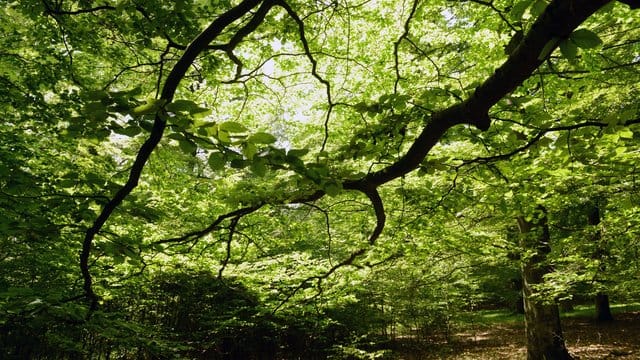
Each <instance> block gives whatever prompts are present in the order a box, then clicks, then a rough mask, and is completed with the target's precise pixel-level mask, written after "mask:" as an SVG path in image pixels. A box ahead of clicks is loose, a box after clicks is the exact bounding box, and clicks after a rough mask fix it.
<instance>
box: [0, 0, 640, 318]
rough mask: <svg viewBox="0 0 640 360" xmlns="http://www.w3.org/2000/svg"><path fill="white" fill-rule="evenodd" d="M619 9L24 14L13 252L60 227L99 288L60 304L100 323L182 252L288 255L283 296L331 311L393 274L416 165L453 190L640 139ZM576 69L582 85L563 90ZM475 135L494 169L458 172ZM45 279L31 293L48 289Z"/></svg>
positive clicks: (13, 8) (191, 8)
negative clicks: (390, 228)
mask: <svg viewBox="0 0 640 360" xmlns="http://www.w3.org/2000/svg"><path fill="white" fill-rule="evenodd" d="M622 3H627V4H628V5H630V6H631V8H635V7H636V6H635V3H633V2H631V1H625V2H619V3H612V2H609V1H604V0H598V1H593V0H591V1H586V0H583V1H568V0H567V1H565V0H556V1H551V2H550V3H549V4H548V6H545V5H546V3H545V2H543V1H529V0H524V1H510V0H505V1H494V2H484V1H470V2H454V3H450V2H445V1H438V2H430V3H428V4H426V3H421V2H419V1H414V2H412V3H410V4H409V3H407V4H403V3H402V4H401V3H397V2H380V3H378V2H376V3H363V4H348V3H342V2H339V1H337V2H331V3H324V2H314V3H304V2H294V1H283V0H265V1H259V0H244V1H241V2H234V3H230V2H228V1H220V2H214V3H210V2H203V1H195V0H194V1H176V2H174V3H171V4H167V3H166V2H162V1H148V2H145V3H141V2H136V1H129V0H124V1H118V2H117V3H115V4H103V3H101V2H94V1H77V2H76V1H42V2H21V3H12V4H10V5H9V6H7V7H5V8H4V9H2V10H1V11H2V13H3V19H13V21H12V22H10V23H8V22H7V23H3V24H2V29H3V32H5V33H6V34H7V35H8V36H5V37H3V39H2V40H1V46H2V47H1V48H2V52H1V53H0V62H1V64H2V65H3V69H6V70H4V72H3V73H2V75H1V80H2V82H3V84H5V85H6V86H5V87H4V88H3V90H2V92H3V95H7V98H9V99H11V100H10V101H9V102H7V103H6V104H3V105H2V111H3V113H4V114H7V115H8V116H9V119H10V121H8V122H6V123H3V125H2V128H0V130H1V131H2V132H1V134H2V138H3V139H4V138H11V136H12V135H11V134H14V133H17V134H18V136H16V137H15V138H14V139H13V143H12V145H11V147H7V146H5V147H4V148H2V151H1V152H0V154H2V159H3V162H4V159H5V158H6V159H11V160H12V161H11V162H9V161H7V162H6V164H7V165H4V164H3V167H2V168H1V170H2V173H3V175H6V178H8V179H10V180H9V181H3V183H2V188H3V191H4V193H5V194H8V195H6V196H3V198H2V202H0V204H1V205H2V207H3V208H6V209H10V210H11V211H12V215H11V218H10V220H9V221H4V220H2V222H0V225H2V226H1V227H0V230H1V231H2V244H0V246H1V247H2V248H12V247H13V244H14V243H16V242H17V243H20V244H21V247H22V248H25V249H29V250H31V248H30V247H29V246H30V244H29V234H28V232H24V233H20V232H19V231H15V230H13V229H15V227H13V224H14V223H22V224H25V223H28V220H27V219H28V218H29V215H30V214H35V215H38V216H37V218H38V219H43V220H42V221H41V222H40V221H39V222H38V223H41V224H45V225H44V226H38V225H35V224H33V226H27V228H37V229H45V228H48V225H47V224H56V225H57V229H56V230H57V231H43V234H36V235H38V238H39V239H42V240H43V244H44V246H45V247H46V246H48V245H49V244H51V243H53V244H56V245H57V246H60V250H59V251H61V252H62V253H64V254H65V255H64V256H61V257H62V258H64V259H73V258H74V256H69V255H68V254H74V253H75V251H76V250H78V249H77V247H76V244H77V243H78V242H80V243H81V244H82V246H81V248H80V260H79V264H78V265H79V269H80V270H79V275H80V278H81V280H82V281H81V283H82V286H81V287H82V289H81V291H80V289H78V287H77V286H78V285H77V284H78V283H77V282H76V281H75V280H76V277H77V276H78V274H77V273H76V272H74V271H73V270H71V268H70V265H71V264H67V263H64V264H61V265H59V266H60V268H61V269H62V270H61V271H60V273H59V275H58V276H57V279H59V281H61V282H62V283H65V284H71V286H67V287H63V286H59V287H56V289H57V290H59V289H66V290H64V291H63V292H64V294H58V295H57V296H53V297H52V299H50V300H49V299H48V300H47V302H46V303H47V305H53V306H58V305H60V304H61V303H62V304H68V303H73V304H75V301H78V300H81V299H84V300H86V304H85V305H86V308H83V309H85V311H84V314H83V315H85V318H86V319H88V321H91V316H92V315H93V314H96V313H99V312H100V304H101V302H104V301H105V299H108V298H109V297H110V296H113V294H114V293H117V290H116V289H114V286H115V285H118V284H119V283H120V282H121V280H122V279H128V278H130V277H134V276H136V274H139V273H140V272H144V270H148V269H147V268H148V267H149V268H153V269H160V268H162V267H163V266H178V265H179V264H180V263H181V261H183V260H184V259H185V258H189V259H195V258H198V259H200V260H199V261H201V262H199V265H202V266H205V265H206V266H207V267H210V268H215V270H216V272H217V273H218V274H219V277H221V278H222V277H223V275H224V274H225V272H228V270H229V268H230V267H232V266H236V267H237V268H240V267H241V263H242V262H243V259H246V258H248V257H251V259H256V258H261V257H263V258H271V259H281V260H282V262H283V264H279V265H282V266H284V267H286V268H287V269H290V270H291V273H293V274H297V275H296V276H291V277H290V278H288V279H286V280H283V283H284V284H283V285H282V286H283V287H285V288H287V290H288V291H286V292H284V293H283V294H284V295H282V296H280V297H278V296H274V297H275V299H272V300H273V301H274V302H276V303H278V302H279V303H282V304H284V303H286V302H288V301H290V300H291V299H294V298H296V297H302V298H307V299H309V298H314V296H316V295H317V294H321V293H322V291H323V287H322V285H323V283H324V284H326V282H328V281H331V278H332V276H335V277H336V278H339V277H340V276H342V275H340V272H341V271H343V270H344V269H345V268H349V267H351V268H358V267H362V266H364V264H365V263H378V262H379V261H373V260H379V259H371V258H368V256H373V255H370V254H371V253H370V250H371V249H372V248H373V247H374V245H376V244H378V246H379V247H381V248H389V249H393V245H389V243H391V242H392V240H394V239H393V236H390V235H389V234H384V233H383V230H384V229H385V226H386V225H387V222H389V223H390V224H401V223H402V222H401V221H397V219H396V218H395V217H394V216H389V215H390V214H389V211H390V210H389V209H394V208H390V207H389V206H388V204H397V203H399V202H397V199H396V195H394V191H393V190H395V189H398V188H402V186H401V185H398V183H401V182H402V181H403V180H406V179H408V181H416V182H419V181H420V180H419V179H418V180H416V179H415V178H412V176H413V174H414V173H415V171H414V170H417V169H422V170H423V171H427V172H429V171H436V170H445V169H451V170H452V172H451V173H449V174H447V173H446V172H444V171H439V172H436V173H439V174H442V176H443V177H447V176H449V177H452V176H454V175H453V173H454V172H455V177H454V178H453V181H454V182H455V181H456V180H455V179H456V178H457V174H458V172H459V171H460V169H461V168H462V167H463V166H474V164H479V163H484V164H487V163H490V162H491V159H494V160H497V159H506V158H509V157H510V156H512V155H513V154H515V153H519V152H523V151H524V150H527V149H529V148H531V147H534V146H536V145H539V144H541V143H545V142H546V145H547V146H549V147H554V146H556V143H555V142H554V141H555V140H557V141H560V140H559V139H551V138H550V137H547V136H546V135H547V134H555V133H557V132H565V133H569V132H571V131H577V130H578V129H584V128H597V129H601V128H606V129H608V131H611V135H616V136H618V137H620V136H622V137H623V138H625V137H627V138H628V136H629V132H631V135H630V136H631V137H633V136H634V135H633V132H632V131H630V130H629V126H631V125H633V124H635V123H637V122H638V121H637V106H636V105H634V103H633V101H632V99H631V97H626V96H625V97H624V98H622V97H621V99H620V100H615V101H617V102H615V101H614V100H613V99H612V98H613V97H614V96H612V95H611V94H613V93H615V95H616V96H617V95H619V93H622V91H619V92H616V90H619V89H627V88H630V87H631V86H632V85H631V84H635V83H636V81H635V80H637V74H636V75H635V77H634V76H627V74H626V73H622V74H621V73H619V72H621V71H626V70H629V69H631V71H632V72H635V68H636V66H637V59H635V58H634V55H633V54H634V51H636V46H637V45H636V44H637V41H636V40H637V36H638V34H637V30H636V29H637V28H638V26H637V19H634V18H633V17H631V16H629V14H631V11H630V10H629V6H626V5H621V4H622ZM607 4H608V5H607ZM380 14H384V15H385V16H384V17H381V16H380ZM620 18H624V19H625V21H624V22H622V23H621V22H620V21H618V20H619V19H620ZM211 19H213V21H211ZM203 28H204V30H201V29H203ZM605 30H606V31H605ZM616 32H620V33H624V36H618V34H616ZM597 33H598V34H600V35H598V34H597ZM43 39H45V40H43ZM345 39H346V40H345ZM509 39H511V40H509ZM603 39H604V40H603ZM605 41H606V43H605ZM603 44H605V45H603ZM603 46H608V52H607V54H606V56H601V57H600V56H598V54H597V51H596V50H597V49H600V48H601V47H603ZM500 48H504V49H505V53H504V54H503V52H502V51H495V49H500ZM556 48H559V52H558V51H555V50H556ZM594 49H595V50H594ZM598 72H602V73H604V75H602V77H604V78H606V77H607V76H608V75H609V74H615V77H614V78H615V81H617V83H616V85H615V86H610V87H609V88H608V89H605V88H604V87H602V86H601V84H598V83H594V78H596V79H597V76H598V75H592V74H593V73H598ZM574 74H578V75H584V77H585V79H576V80H573V81H567V82H565V81H564V80H565V79H564V78H566V77H567V76H572V75H574ZM607 90H608V92H607ZM549 93H551V94H553V95H551V96H550V95H548V94H549ZM578 93H584V95H581V94H578ZM602 93H604V95H603V94H602ZM574 94H575V95H574ZM607 95H609V97H608V98H607ZM574 96H575V97H574ZM598 96H603V97H604V98H606V99H607V100H608V101H609V102H610V104H605V105H603V103H607V101H600V100H599V99H600V98H599V97H598ZM292 99H295V100H292ZM576 99H579V101H580V105H582V106H581V107H578V106H577V105H576V104H572V102H577V101H576ZM634 106H635V107H634ZM589 107H593V108H594V110H593V113H595V114H597V115H604V116H601V117H596V116H592V115H593V114H592V113H591V112H590V111H589V110H588V108H589ZM572 112H574V113H576V114H574V115H575V116H573V115H572V116H568V115H569V114H572ZM554 116H558V117H557V118H558V119H565V120H563V121H559V122H556V121H555V120H554V119H555V117H554ZM594 117H595V118H596V120H590V119H593V118H594ZM532 119H536V120H532ZM520 120H522V122H521V123H520V122H519V121H520ZM514 126H517V127H518V129H519V130H516V131H513V129H512V128H513V127H514ZM52 134H56V136H55V137H52V139H51V140H49V141H47V139H48V138H49V137H50V135H52ZM622 134H624V136H623V135H622ZM505 138H506V139H507V140H508V141H504V140H505ZM523 138H524V139H526V140H523ZM34 139H35V140H38V141H35V142H34V141H33V140H34ZM464 139H467V140H472V141H473V142H474V143H475V144H481V146H484V150H482V149H481V148H474V154H473V155H477V156H476V158H475V159H467V160H468V161H463V164H460V162H459V161H458V160H456V159H454V157H455V156H457V154H455V153H454V152H453V151H449V150H448V149H447V145H450V144H453V143H455V142H459V141H464ZM545 139H546V140H545ZM584 139H587V140H588V139H589V136H588V135H584ZM7 143H8V142H7ZM505 144H506V145H509V146H502V145H505ZM556 147H557V146H556ZM485 150H486V151H485ZM503 150H506V152H503ZM487 152H488V153H487ZM175 153H179V154H175ZM32 154H37V155H39V156H43V159H44V160H40V161H33V160H32V159H30V158H31V155H32ZM428 155H429V157H427V156H428ZM435 155H437V157H436V156H435ZM448 160H451V161H454V162H455V161H457V162H458V164H456V165H455V168H450V167H448V166H447V165H446V162H447V161H448ZM49 162H50V163H49ZM25 164H26V165H25ZM174 164H175V165H174ZM205 164H206V165H207V167H205V166H204V165H205ZM69 169H73V170H74V171H69ZM41 179H44V180H41ZM34 185H37V186H34ZM24 188H38V189H47V191H40V192H38V193H36V194H29V195H28V196H30V199H43V198H47V197H48V196H50V195H51V194H54V196H53V197H52V198H51V199H53V200H52V201H51V202H54V203H55V205H56V207H55V211H53V212H50V213H47V214H45V213H44V211H41V210H35V209H34V208H33V207H34V206H36V205H38V201H37V200H36V201H33V202H28V203H29V204H30V205H29V206H27V205H24V204H20V206H18V205H16V203H17V201H16V196H24V191H23V189H24ZM49 190H51V191H49ZM505 193H506V191H505ZM433 195H435V194H428V195H427V196H425V198H427V199H430V200H433V201H435V205H436V207H437V205H438V203H439V201H438V198H443V197H446V196H445V195H446V193H443V194H438V195H441V196H433ZM31 197H32V198H31ZM58 204H61V205H60V206H59V207H58V206H57V205H58ZM384 204H387V206H384ZM48 206H52V205H48ZM301 209H306V210H308V211H309V212H310V213H312V215H310V216H307V215H304V214H305V213H304V212H302V210H301ZM391 211H392V212H393V211H394V210H391ZM269 215H274V217H277V218H278V220H273V219H270V217H269ZM296 218H297V219H303V220H305V224H306V225H308V227H309V228H308V229H306V232H305V230H304V229H300V227H299V226H298V227H296V224H295V223H294V222H293V221H291V219H296ZM278 221H279V223H278ZM354 224H356V225H354ZM9 225H11V228H10V227H9ZM282 228H285V229H292V230H293V231H291V232H290V233H286V232H283V231H281V229H282ZM325 228H326V230H325ZM79 229H81V230H82V233H83V235H82V239H81V240H80V239H78V236H79V235H80V233H79V231H78V230H79ZM309 229H311V231H309ZM279 230H280V231H279ZM320 234H322V235H320ZM32 235H33V234H32ZM266 238H276V239H278V241H277V242H274V243H270V242H269V241H264V239H266ZM336 239H341V240H340V241H337V243H338V244H339V245H340V246H335V244H336ZM346 239H348V241H346ZM292 244H295V245H296V247H297V248H296V251H295V252H291V251H289V250H291V247H293V246H292ZM324 244H328V245H324ZM263 245H265V247H262V246H263ZM394 250H395V249H394ZM17 253H19V254H20V257H17V256H10V257H7V258H4V259H3V262H6V263H11V264H17V263H18V262H16V261H17V260H16V259H20V262H21V263H25V262H29V261H30V260H31V259H32V258H34V257H35V258H38V259H44V260H46V262H50V263H52V262H53V258H48V257H42V256H41V251H26V252H17ZM198 254H200V255H198ZM201 255H202V256H201ZM384 255H385V256H388V255H389V254H384ZM327 257H328V259H327ZM201 258H205V259H201ZM261 260H264V259H261ZM263 265H264V266H265V267H269V266H275V265H272V264H271V265H269V264H268V261H266V260H265V261H264V263H263ZM18 267H19V266H14V265H12V266H11V267H10V268H11V269H14V270H8V272H10V274H9V275H10V276H8V277H7V278H9V279H10V280H9V283H8V284H6V285H5V286H4V287H5V289H6V290H7V291H9V288H11V287H14V286H15V285H16V284H19V283H21V281H22V279H26V278H29V277H30V276H21V277H19V276H17V275H16V274H17V270H15V269H17V268H18ZM45 269H46V266H39V267H38V268H32V270H33V272H34V273H36V274H41V273H44V272H46V270H45ZM298 270H300V271H298ZM344 276H345V277H346V275H344ZM47 284H48V283H47V281H44V280H43V279H40V280H39V281H37V284H35V285H37V286H33V287H34V288H36V289H39V290H38V291H45V292H47V291H48V290H51V288H49V287H48V285H47ZM314 290H316V291H314ZM11 294H13V295H10V296H9V298H11V299H12V301H13V300H16V301H17V302H21V301H22V302H24V303H25V304H30V303H31V302H32V301H35V300H34V298H33V295H29V296H25V297H22V296H17V295H15V291H14V293H11ZM314 294H315V295H314ZM272 296H273V295H272ZM318 296H319V295H318ZM265 297H267V295H265ZM38 299H39V298H38ZM27 300H28V301H27ZM23 305H24V304H23ZM35 305H37V303H36V304H35ZM32 306H34V305H32ZM276 308H277V309H280V308H281V306H280V305H278V306H276Z"/></svg>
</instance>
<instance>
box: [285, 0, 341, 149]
mask: <svg viewBox="0 0 640 360" xmlns="http://www.w3.org/2000/svg"><path fill="white" fill-rule="evenodd" d="M276 1H277V2H278V5H279V6H280V7H282V8H283V9H284V10H285V11H286V12H287V14H289V17H291V18H292V19H293V21H295V23H296V24H297V25H298V33H299V36H300V42H301V43H302V47H303V48H304V53H305V54H306V55H307V58H308V59H309V62H310V63H311V75H313V77H315V78H316V79H318V81H320V82H321V83H322V84H323V85H324V86H325V88H326V90H327V102H328V103H329V109H327V115H326V116H325V120H324V140H323V141H322V146H321V148H320V152H322V151H324V149H325V146H326V145H327V141H328V140H329V119H330V118H331V112H332V111H333V107H334V106H335V104H334V103H333V100H332V98H331V84H330V83H329V81H327V80H326V79H324V78H323V77H322V76H320V74H318V62H317V61H316V59H315V58H314V57H313V55H312V53H311V49H310V48H309V42H308V41H307V36H306V35H305V29H304V22H303V21H302V19H300V16H298V14H297V13H296V12H295V10H293V8H291V6H289V4H287V2H286V1H285V0H276Z"/></svg>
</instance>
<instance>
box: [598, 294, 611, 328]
mask: <svg viewBox="0 0 640 360" xmlns="http://www.w3.org/2000/svg"><path fill="white" fill-rule="evenodd" d="M613 320H614V319H613V314H611V307H610V306H609V295H607V294H603V293H598V294H597V295H596V321H598V322H608V321H613Z"/></svg>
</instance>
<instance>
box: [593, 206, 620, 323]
mask: <svg viewBox="0 0 640 360" xmlns="http://www.w3.org/2000/svg"><path fill="white" fill-rule="evenodd" d="M587 223H588V224H589V225H592V226H596V225H598V224H600V208H598V206H597V205H595V206H593V208H592V209H591V211H589V215H588V217H587ZM593 241H594V242H595V243H596V246H595V251H594V252H593V256H592V258H593V259H594V260H596V261H598V262H599V264H598V270H599V271H601V272H604V271H605V270H606V265H605V263H604V258H605V257H606V256H607V255H608V251H607V245H606V244H605V243H604V242H603V241H602V233H601V232H600V230H599V229H598V230H597V231H596V232H595V234H594V236H593ZM613 320H614V319H613V314H611V307H610V306H609V295H607V294H605V293H602V292H598V293H597V294H596V321H598V322H607V321H613Z"/></svg>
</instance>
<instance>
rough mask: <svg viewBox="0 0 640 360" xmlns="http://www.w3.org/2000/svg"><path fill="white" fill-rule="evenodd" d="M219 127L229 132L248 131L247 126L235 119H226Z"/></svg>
mask: <svg viewBox="0 0 640 360" xmlns="http://www.w3.org/2000/svg"><path fill="white" fill-rule="evenodd" d="M218 128H219V129H220V130H222V131H226V132H228V133H242V132H247V128H246V127H245V126H244V125H242V124H240V123H238V122H235V121H226V122H223V123H221V124H220V125H218Z"/></svg>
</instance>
